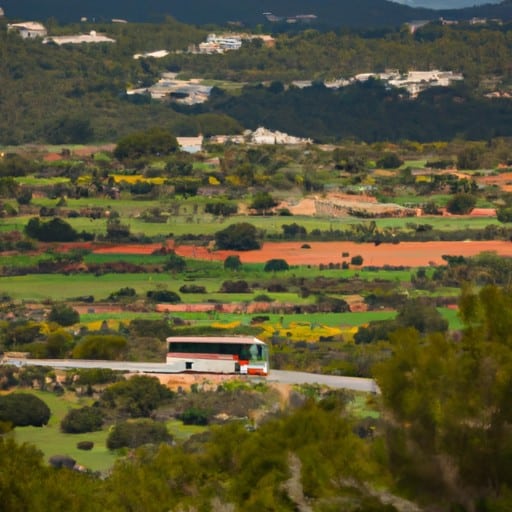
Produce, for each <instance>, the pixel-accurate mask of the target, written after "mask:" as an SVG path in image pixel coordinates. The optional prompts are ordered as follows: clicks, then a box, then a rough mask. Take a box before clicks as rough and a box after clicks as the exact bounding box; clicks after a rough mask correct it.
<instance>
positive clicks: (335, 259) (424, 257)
mask: <svg viewBox="0 0 512 512" xmlns="http://www.w3.org/2000/svg"><path fill="white" fill-rule="evenodd" d="M301 245H302V243H301V242H267V243H265V244H263V247H262V248H261V249H260V250H257V251H245V252H236V251H208V250H207V249H206V248H204V247H192V246H186V245H182V246H178V247H176V252H177V253H178V254H179V255H180V256H184V257H187V258H196V259H204V260H218V261H224V260H225V258H226V257H227V256H230V255H234V254H238V255H239V256H240V260H241V261H242V263H264V262H266V261H268V260H270V259H272V258H283V259H285V260H286V261H287V262H288V264H290V265H320V264H324V265H325V264H329V263H341V262H342V261H349V262H350V258H351V257H352V256H356V255H360V256H362V257H363V266H369V265H370V266H371V265H373V266H377V267H382V266H384V265H393V266H401V265H402V266H406V267H419V266H429V265H444V264H446V262H445V260H443V258H442V256H443V255H451V256H466V257H469V256H475V255H477V254H479V253H481V252H484V251H495V252H496V253H498V254H499V255H501V256H507V257H512V243H511V242H505V241H497V240H491V241H467V242H401V243H400V244H396V245H395V244H380V245H378V246H376V245H375V244H357V243H354V242H310V243H309V245H310V249H301ZM344 252H347V253H348V254H349V256H348V257H342V253H344Z"/></svg>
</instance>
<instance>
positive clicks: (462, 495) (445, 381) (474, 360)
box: [375, 286, 512, 510]
mask: <svg viewBox="0 0 512 512" xmlns="http://www.w3.org/2000/svg"><path fill="white" fill-rule="evenodd" d="M510 307H512V295H511V293H510V291H509V290H504V289H499V288H497V287H495V286H486V287H484V288H482V289H481V290H480V291H479V292H478V293H476V292H474V291H473V290H472V289H471V288H469V287H464V288H463V290H462V294H461V297H460V301H459V310H460V316H461V319H462V321H463V323H464V328H463V329H462V332H461V336H460V339H459V340H457V341H455V340H452V339H450V338H449V337H448V336H447V335H446V334H441V333H436V334H431V335H429V336H428V337H427V338H423V339H422V338H421V337H420V336H419V334H418V333H417V332H415V331H414V330H412V329H408V330H402V331H397V332H396V333H394V334H393V335H392V336H391V340H392V353H393V355H392V357H391V358H390V359H388V360H386V361H383V362H381V363H380V364H378V365H377V367H376V369H375V376H376V379H377V382H378V384H379V387H380V389H381V391H382V398H383V403H384V405H385V408H386V414H387V415H389V416H388V418H389V421H388V423H387V431H388V432H387V434H386V438H387V439H388V447H389V452H390V455H389V457H390V461H391V468H392V470H393V471H394V472H395V474H396V475H400V476H399V478H400V481H401V485H402V486H404V485H405V486H407V487H408V488H409V489H415V488H416V489H417V488H422V489H432V490H433V492H435V493H436V497H438V496H443V495H444V496H446V497H448V499H449V500H451V501H452V502H456V503H460V504H462V505H463V506H464V507H465V508H466V509H467V510H471V509H475V507H476V504H477V503H478V504H479V505H478V506H479V507H481V509H482V510H486V509H487V508H486V503H491V502H493V501H496V500H499V499H500V497H501V490H502V489H503V488H505V487H509V486H510V485H511V484H512V476H511V475H512V472H511V471H512V467H511V461H512V431H511V428H510V425H511V424H512V407H511V405H512V398H511V396H510V392H509V390H510V386H511V385H512V319H511V317H510V315H508V313H507V312H508V311H509V310H510ZM503 498H505V497H504V496H503ZM506 509H507V507H505V508H503V510H506ZM489 510H490V509H489ZM496 510H499V508H498V509H496Z"/></svg>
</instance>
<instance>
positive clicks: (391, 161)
mask: <svg viewBox="0 0 512 512" xmlns="http://www.w3.org/2000/svg"><path fill="white" fill-rule="evenodd" d="M403 163H404V161H403V160H402V159H401V158H400V157H399V156H398V155H397V154H396V153H386V154H385V155H383V156H382V157H381V158H379V160H377V167H382V168H383V169H396V168H398V167H400V166H401V165H402V164H403Z"/></svg>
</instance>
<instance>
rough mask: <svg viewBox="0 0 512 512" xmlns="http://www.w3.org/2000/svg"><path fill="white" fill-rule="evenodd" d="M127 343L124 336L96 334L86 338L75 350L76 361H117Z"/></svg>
mask: <svg viewBox="0 0 512 512" xmlns="http://www.w3.org/2000/svg"><path fill="white" fill-rule="evenodd" d="M126 346H127V341H126V338H125V337H124V336H119V335H114V334H94V335H89V336H85V337H84V338H83V339H82V341H81V342H80V343H79V344H78V345H77V346H76V347H75V348H74V349H73V354H72V355H73V357H74V358H75V359H106V360H115V359H117V358H118V357H119V356H120V355H121V354H122V353H123V352H124V351H125V350H126Z"/></svg>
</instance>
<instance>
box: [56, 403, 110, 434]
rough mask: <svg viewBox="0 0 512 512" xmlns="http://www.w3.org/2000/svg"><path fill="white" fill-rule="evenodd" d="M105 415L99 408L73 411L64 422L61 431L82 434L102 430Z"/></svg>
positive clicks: (83, 408)
mask: <svg viewBox="0 0 512 512" xmlns="http://www.w3.org/2000/svg"><path fill="white" fill-rule="evenodd" d="M102 424H103V413H102V412H101V410H100V409H98V408H97V407H88V406H86V407H82V408H80V409H71V410H70V411H69V412H68V413H67V414H66V416H64V418H62V421H61V422H60V429H61V430H62V432H65V433H66V434H82V433H84V432H95V431H96V430H101V426H102Z"/></svg>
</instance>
